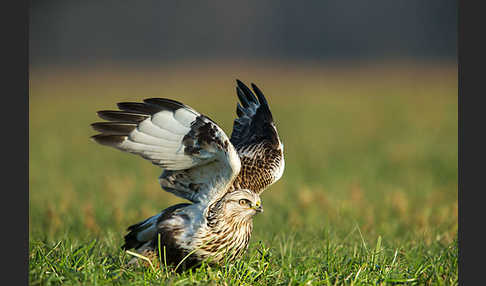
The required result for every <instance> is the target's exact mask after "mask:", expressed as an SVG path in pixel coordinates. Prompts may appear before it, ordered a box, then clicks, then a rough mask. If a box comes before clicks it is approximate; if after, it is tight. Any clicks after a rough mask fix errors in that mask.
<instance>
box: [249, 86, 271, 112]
mask: <svg viewBox="0 0 486 286" xmlns="http://www.w3.org/2000/svg"><path fill="white" fill-rule="evenodd" d="M251 88H253V91H254V92H255V94H256V96H257V97H258V101H259V102H260V104H262V105H266V106H267V107H268V102H267V99H266V98H265V96H264V95H263V92H262V91H261V90H260V89H259V88H258V86H256V84H254V83H253V82H252V83H251Z"/></svg>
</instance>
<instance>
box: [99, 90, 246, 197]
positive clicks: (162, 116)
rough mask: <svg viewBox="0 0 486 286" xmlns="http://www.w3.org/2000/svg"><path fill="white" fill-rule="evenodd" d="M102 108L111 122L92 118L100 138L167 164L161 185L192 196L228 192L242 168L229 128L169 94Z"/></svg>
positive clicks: (102, 115) (109, 144)
mask: <svg viewBox="0 0 486 286" xmlns="http://www.w3.org/2000/svg"><path fill="white" fill-rule="evenodd" d="M118 108H119V109H120V110H105V111H99V112H98V116H99V117H101V118H103V119H105V120H108V122H97V123H93V124H92V127H93V129H95V130H96V131H99V132H101V134H98V135H95V136H93V137H91V138H92V139H94V140H95V141H96V142H98V143H100V144H103V145H107V146H111V147H114V148H117V149H119V150H122V151H126V152H130V153H133V154H137V155H140V156H141V157H143V158H145V159H147V160H149V161H151V162H152V163H153V164H155V165H158V166H160V167H162V168H163V169H164V171H163V173H162V175H161V176H160V177H159V182H160V185H161V186H162V188H163V189H164V190H166V191H168V192H171V193H174V194H175V195H177V196H179V197H182V198H185V199H188V200H190V201H192V202H210V201H212V200H214V199H216V198H219V197H220V196H222V195H224V193H225V192H226V190H227V189H228V187H229V186H230V185H231V184H232V183H233V180H234V178H235V177H236V176H237V174H238V173H239V171H240V166H241V164H240V160H239V157H238V154H237V153H236V151H235V148H234V147H233V145H232V144H231V142H230V140H229V139H228V137H227V136H226V134H225V133H224V132H223V131H222V130H221V128H219V127H218V125H217V124H216V123H215V122H214V121H212V120H211V119H210V118H208V117H206V116H204V115H201V114H200V113H199V112H197V111H195V110H194V109H192V108H191V107H189V106H187V105H184V104H182V103H180V102H178V101H175V100H171V99H166V98H149V99H145V100H144V101H143V102H122V103H118Z"/></svg>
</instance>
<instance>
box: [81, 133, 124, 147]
mask: <svg viewBox="0 0 486 286" xmlns="http://www.w3.org/2000/svg"><path fill="white" fill-rule="evenodd" d="M125 138H126V136H123V135H106V134H97V135H93V136H91V137H90V139H91V140H93V141H95V142H96V143H98V144H101V145H107V146H117V145H119V144H121V143H122V142H123V141H124V140H125Z"/></svg>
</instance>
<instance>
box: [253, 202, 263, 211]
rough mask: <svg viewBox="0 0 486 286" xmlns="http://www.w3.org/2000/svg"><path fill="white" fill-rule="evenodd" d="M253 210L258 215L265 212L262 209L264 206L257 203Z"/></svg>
mask: <svg viewBox="0 0 486 286" xmlns="http://www.w3.org/2000/svg"><path fill="white" fill-rule="evenodd" d="M252 209H254V210H256V212H257V213H262V212H263V208H262V205H261V204H259V203H257V204H256V205H254V206H253V207H252Z"/></svg>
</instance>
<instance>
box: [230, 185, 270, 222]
mask: <svg viewBox="0 0 486 286" xmlns="http://www.w3.org/2000/svg"><path fill="white" fill-rule="evenodd" d="M224 201H225V212H226V213H227V214H229V215H237V216H240V217H241V216H243V217H246V218H251V217H253V216H254V215H255V214H257V213H260V212H263V208H262V203H261V200H260V196H259V195H258V194H257V193H254V192H252V191H250V190H247V189H239V190H236V191H233V192H230V193H228V194H226V196H225V197H224Z"/></svg>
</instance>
